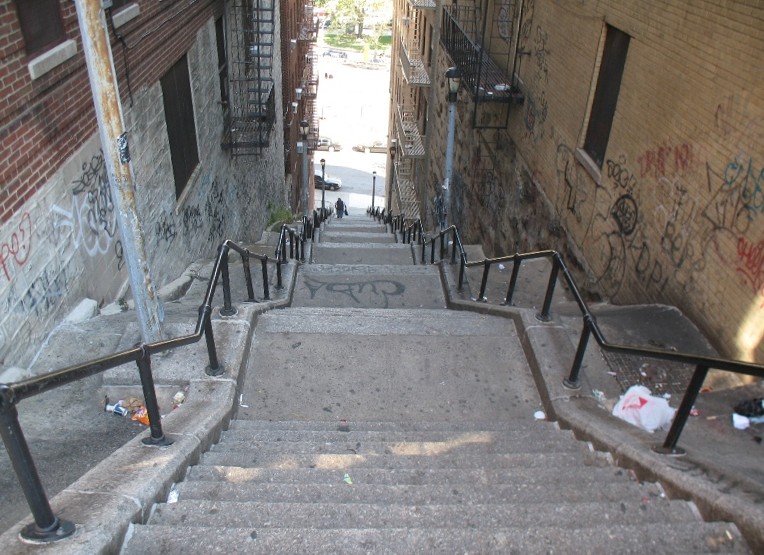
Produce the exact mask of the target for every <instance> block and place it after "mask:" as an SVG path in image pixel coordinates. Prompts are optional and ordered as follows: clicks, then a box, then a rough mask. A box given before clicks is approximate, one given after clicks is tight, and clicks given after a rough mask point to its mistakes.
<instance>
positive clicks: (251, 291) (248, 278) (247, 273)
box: [241, 249, 256, 303]
mask: <svg viewBox="0 0 764 555" xmlns="http://www.w3.org/2000/svg"><path fill="white" fill-rule="evenodd" d="M249 254H250V253H249V249H245V250H244V252H243V253H242V255H241V264H242V266H243V267H244V281H245V283H246V284H247V295H248V296H249V298H248V299H247V302H248V303H254V302H256V301H255V287H254V286H253V285H252V271H251V270H250V267H249Z"/></svg>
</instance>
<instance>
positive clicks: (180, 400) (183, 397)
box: [172, 391, 186, 408]
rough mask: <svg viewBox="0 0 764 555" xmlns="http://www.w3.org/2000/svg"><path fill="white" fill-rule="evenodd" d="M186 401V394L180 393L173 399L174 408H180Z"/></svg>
mask: <svg viewBox="0 0 764 555" xmlns="http://www.w3.org/2000/svg"><path fill="white" fill-rule="evenodd" d="M185 401H186V394H185V393H183V392H182V391H178V392H177V393H176V394H175V395H174V396H173V398H172V404H173V407H172V408H178V407H179V406H180V405H182V404H183V403H184V402H185Z"/></svg>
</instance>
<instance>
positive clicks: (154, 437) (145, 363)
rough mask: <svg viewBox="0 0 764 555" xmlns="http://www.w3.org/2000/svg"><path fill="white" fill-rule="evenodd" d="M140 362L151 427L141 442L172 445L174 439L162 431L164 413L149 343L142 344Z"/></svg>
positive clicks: (139, 371)
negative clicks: (160, 403) (157, 390)
mask: <svg viewBox="0 0 764 555" xmlns="http://www.w3.org/2000/svg"><path fill="white" fill-rule="evenodd" d="M136 362H137V364H138V373H139V374H140V376H141V386H142V387H143V399H144V401H145V403H146V413H147V414H148V416H149V429H150V430H151V435H150V436H149V437H147V438H143V439H142V440H141V442H142V443H143V444H144V445H158V446H160V447H167V446H169V445H172V443H173V442H172V440H169V439H167V438H166V437H165V436H164V433H163V432H162V415H161V414H160V412H159V403H158V402H157V394H156V390H155V388H154V377H153V376H152V375H151V352H150V351H149V348H148V346H147V345H145V344H143V345H141V356H140V357H139V358H138V360H137V361H136Z"/></svg>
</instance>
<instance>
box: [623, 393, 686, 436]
mask: <svg viewBox="0 0 764 555" xmlns="http://www.w3.org/2000/svg"><path fill="white" fill-rule="evenodd" d="M675 413H676V409H672V408H671V407H670V406H669V404H668V401H666V399H663V398H662V397H654V396H653V395H652V394H651V393H650V390H649V389H647V388H646V387H645V386H643V385H633V386H631V387H630V388H629V389H627V390H626V393H624V394H623V395H621V398H620V399H619V400H618V402H617V403H616V404H615V407H613V416H615V417H617V418H620V419H621V420H625V421H626V422H628V423H629V424H633V425H634V426H637V427H638V428H641V429H643V430H645V431H646V432H650V433H652V432H654V431H655V430H658V429H661V428H665V427H667V426H668V425H669V424H671V420H672V419H673V418H674V414H675Z"/></svg>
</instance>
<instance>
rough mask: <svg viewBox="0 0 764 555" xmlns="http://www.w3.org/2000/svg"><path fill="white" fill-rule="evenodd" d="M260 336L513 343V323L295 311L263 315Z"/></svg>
mask: <svg viewBox="0 0 764 555" xmlns="http://www.w3.org/2000/svg"><path fill="white" fill-rule="evenodd" d="M257 331H258V332H259V333H283V332H291V333H327V334H345V335H385V336H387V335H391V334H392V335H404V336H411V335H424V336H427V337H438V336H441V337H449V338H458V337H502V338H505V339H506V341H513V338H514V337H516V335H517V331H516V328H515V325H514V323H513V321H512V320H510V319H508V318H498V317H495V316H486V315H482V314H476V313H473V312H458V311H449V310H445V309H397V310H382V309H360V310H356V309H346V308H327V307H292V308H289V309H287V310H277V311H271V312H268V313H266V314H263V315H262V316H261V317H260V318H259V319H258V323H257Z"/></svg>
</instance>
